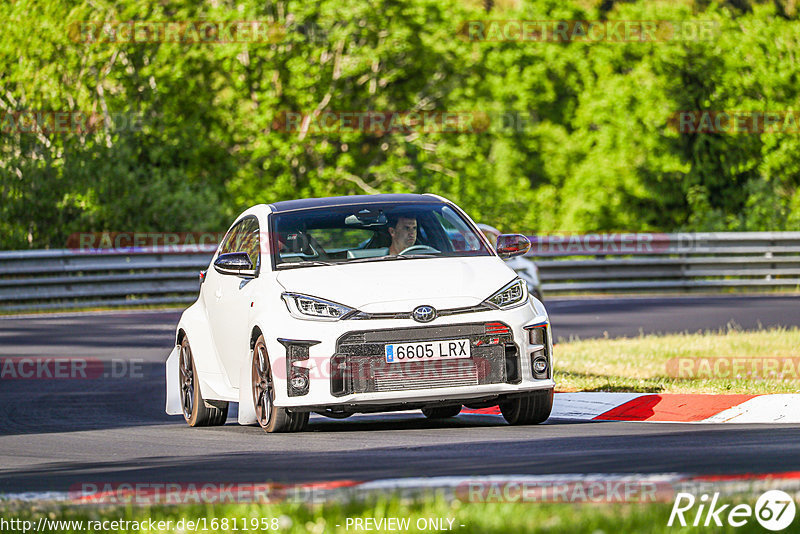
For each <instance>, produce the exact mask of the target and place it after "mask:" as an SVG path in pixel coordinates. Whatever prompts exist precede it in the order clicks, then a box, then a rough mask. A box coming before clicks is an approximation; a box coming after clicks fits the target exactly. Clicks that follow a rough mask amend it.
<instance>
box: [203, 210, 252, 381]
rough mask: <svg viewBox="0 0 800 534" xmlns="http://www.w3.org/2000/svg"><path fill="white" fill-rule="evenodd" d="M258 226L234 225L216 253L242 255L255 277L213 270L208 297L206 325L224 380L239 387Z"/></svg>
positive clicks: (247, 340)
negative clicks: (249, 264)
mask: <svg viewBox="0 0 800 534" xmlns="http://www.w3.org/2000/svg"><path fill="white" fill-rule="evenodd" d="M259 234H260V232H259V224H258V219H257V218H256V217H255V216H247V217H245V218H243V219H242V220H241V221H239V222H237V223H236V225H234V227H233V228H231V231H230V232H229V233H228V235H227V236H226V237H225V241H224V242H223V245H222V247H220V254H225V253H229V252H245V253H247V254H248V256H250V261H251V262H252V263H253V265H254V266H255V267H256V278H253V277H246V276H240V275H235V274H222V273H220V272H217V271H214V273H213V274H214V276H213V279H212V280H209V281H210V282H212V287H210V288H209V289H210V291H209V295H208V298H209V300H210V301H211V302H210V306H209V307H208V308H207V309H208V310H209V312H208V322H209V324H210V325H211V335H212V339H213V340H214V345H215V348H216V349H217V354H218V355H219V359H220V363H221V364H222V367H223V369H224V370H225V373H226V374H227V375H228V381H229V382H230V384H231V385H232V386H233V387H239V368H240V366H241V365H242V363H243V362H247V357H248V355H249V351H250V332H249V315H250V303H251V302H252V297H253V293H254V290H255V286H256V284H257V276H258V273H259V268H260V254H259V246H260V245H259V239H260V235H259Z"/></svg>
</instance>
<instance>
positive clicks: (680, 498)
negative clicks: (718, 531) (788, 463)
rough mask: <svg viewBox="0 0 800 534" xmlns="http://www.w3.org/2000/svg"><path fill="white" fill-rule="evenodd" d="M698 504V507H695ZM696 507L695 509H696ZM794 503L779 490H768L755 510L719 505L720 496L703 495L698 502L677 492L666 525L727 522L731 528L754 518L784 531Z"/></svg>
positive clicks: (741, 505)
mask: <svg viewBox="0 0 800 534" xmlns="http://www.w3.org/2000/svg"><path fill="white" fill-rule="evenodd" d="M695 505H697V506H695ZM695 508H696V509H695ZM795 508H796V507H795V503H794V499H792V497H791V496H790V495H789V494H788V493H786V492H784V491H780V490H769V491H767V492H765V493H764V494H762V495H761V497H759V498H758V500H757V501H756V505H755V508H752V507H751V506H750V505H749V504H737V505H736V506H733V507H731V505H730V504H723V505H720V504H719V493H714V494H713V495H712V496H711V497H709V496H708V494H705V493H704V494H703V495H701V496H700V498H699V499H696V498H695V496H694V495H692V494H691V493H683V492H681V493H678V495H676V497H675V504H673V505H672V512H670V514H669V521H668V522H667V526H669V527H671V526H672V525H673V524H675V522H676V520H677V524H679V525H680V526H682V527H685V526H687V525H692V526H695V527H698V526H704V527H708V526H712V525H714V526H718V527H721V526H723V522H727V523H728V525H730V526H732V527H741V526H743V525H746V524H747V523H748V522H749V521H750V520H751V519H752V518H753V516H755V518H756V521H758V522H759V523H760V524H761V526H762V527H764V528H765V529H767V530H773V531H778V530H783V529H785V528H787V527H788V526H789V525H791V524H792V521H794V516H795V511H796V509H795Z"/></svg>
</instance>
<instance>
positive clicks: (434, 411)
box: [422, 404, 461, 419]
mask: <svg viewBox="0 0 800 534" xmlns="http://www.w3.org/2000/svg"><path fill="white" fill-rule="evenodd" d="M422 413H423V415H425V417H427V418H428V419H447V418H448V417H455V416H457V415H458V414H459V413H461V405H460V404H457V405H456V406H435V407H431V408H423V409H422Z"/></svg>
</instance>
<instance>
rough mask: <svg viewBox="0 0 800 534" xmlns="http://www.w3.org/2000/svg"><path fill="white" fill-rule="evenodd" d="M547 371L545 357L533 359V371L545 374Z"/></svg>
mask: <svg viewBox="0 0 800 534" xmlns="http://www.w3.org/2000/svg"><path fill="white" fill-rule="evenodd" d="M545 371H547V360H546V359H544V358H536V359H535V360H533V372H534V373H536V374H543V373H544V372H545Z"/></svg>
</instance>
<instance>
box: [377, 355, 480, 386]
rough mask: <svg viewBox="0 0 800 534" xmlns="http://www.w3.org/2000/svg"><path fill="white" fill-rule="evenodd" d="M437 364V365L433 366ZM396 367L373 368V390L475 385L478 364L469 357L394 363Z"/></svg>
mask: <svg viewBox="0 0 800 534" xmlns="http://www.w3.org/2000/svg"><path fill="white" fill-rule="evenodd" d="M435 363H438V365H433V364H435ZM392 367H398V368H399V369H397V370H394V369H378V370H375V371H374V379H375V391H402V390H404V389H432V388H446V387H454V386H475V385H477V384H478V367H477V366H476V365H475V363H474V362H473V361H472V360H455V361H451V362H449V361H441V360H440V361H439V362H411V363H408V364H405V365H403V364H395V365H393V366H392Z"/></svg>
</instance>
